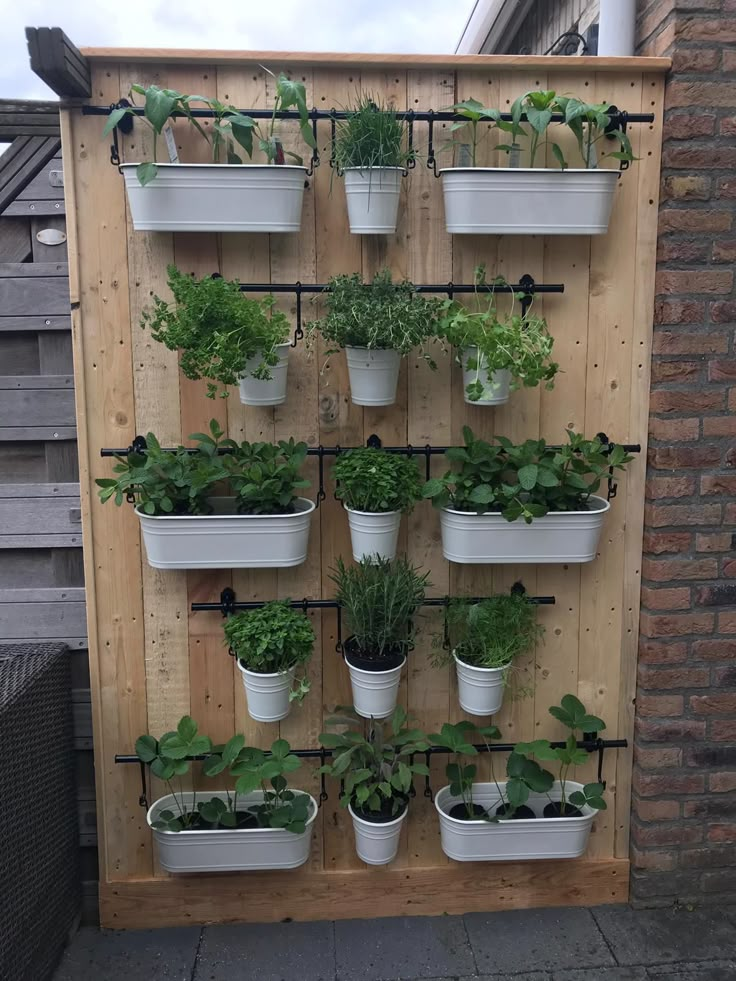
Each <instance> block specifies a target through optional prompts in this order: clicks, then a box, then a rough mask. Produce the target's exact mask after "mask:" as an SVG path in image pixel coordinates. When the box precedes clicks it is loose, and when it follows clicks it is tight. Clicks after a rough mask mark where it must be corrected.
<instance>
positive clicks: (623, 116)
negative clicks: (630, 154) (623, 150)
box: [604, 106, 631, 171]
mask: <svg viewBox="0 0 736 981" xmlns="http://www.w3.org/2000/svg"><path fill="white" fill-rule="evenodd" d="M610 108H611V121H610V123H609V124H608V126H606V128H605V130H604V133H605V134H606V137H607V138H608V139H609V140H612V139H613V138H614V136H613V134H614V133H615V131H616V130H621V132H622V133H625V132H626V128H627V126H628V125H629V123H630V122H631V116H629V114H628V112H624V111H623V110H621V109H619V108H618V106H611V107H610ZM629 166H630V164H629V161H628V160H620V161H619V167H618V169H619V170H622V171H623V170H628V169H629Z"/></svg>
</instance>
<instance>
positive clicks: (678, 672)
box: [639, 665, 710, 690]
mask: <svg viewBox="0 0 736 981" xmlns="http://www.w3.org/2000/svg"><path fill="white" fill-rule="evenodd" d="M709 684H710V670H709V669H708V668H651V667H648V666H647V665H641V666H640V667H639V685H640V687H641V688H646V689H657V690H661V689H666V688H707V687H708V685H709Z"/></svg>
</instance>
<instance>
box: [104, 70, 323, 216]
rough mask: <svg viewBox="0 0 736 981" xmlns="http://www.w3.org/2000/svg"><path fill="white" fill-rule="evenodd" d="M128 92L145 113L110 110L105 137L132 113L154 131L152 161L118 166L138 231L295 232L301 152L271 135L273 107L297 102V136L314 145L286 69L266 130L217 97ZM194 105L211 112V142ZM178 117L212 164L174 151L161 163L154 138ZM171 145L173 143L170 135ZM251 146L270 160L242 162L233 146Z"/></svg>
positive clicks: (140, 89) (301, 93) (301, 95)
mask: <svg viewBox="0 0 736 981" xmlns="http://www.w3.org/2000/svg"><path fill="white" fill-rule="evenodd" d="M266 70H268V69H266ZM269 74H271V75H273V73H272V72H269ZM273 77H274V78H276V76H273ZM130 95H131V99H134V98H135V96H136V95H139V96H143V99H144V105H143V114H142V115H139V114H138V112H137V111H136V107H135V106H129V107H123V108H118V109H113V110H112V112H111V113H110V115H109V116H108V120H107V124H106V126H105V129H104V135H107V134H109V133H110V132H112V130H113V129H114V127H115V126H117V124H118V123H119V122H120V121H121V119H123V118H124V117H125V116H133V117H134V118H135V119H136V120H139V121H140V122H141V123H143V124H145V125H148V126H149V127H150V129H151V130H152V131H153V160H152V161H146V162H143V163H124V164H123V165H122V167H121V170H122V172H123V176H124V178H125V187H126V190H127V193H128V204H129V206H130V213H131V218H132V221H133V227H134V228H135V229H136V230H138V231H154V232H161V231H179V232H182V231H189V232H205V231H209V232H298V231H299V226H300V225H301V215H302V198H303V195H304V184H305V180H306V176H307V171H306V168H305V167H304V165H303V161H302V159H301V157H299V156H298V155H297V154H292V153H289V152H287V151H285V150H284V147H283V145H282V144H281V141H280V139H279V138H278V136H277V134H276V113H277V112H279V111H280V110H285V109H291V108H292V107H294V108H296V110H297V111H298V113H299V125H300V131H301V136H302V139H303V140H304V142H305V143H306V144H307V146H309V147H314V146H315V145H316V141H315V138H314V134H313V132H312V127H311V125H310V122H309V112H308V109H307V102H306V91H305V88H304V85H303V84H302V83H301V82H296V81H292V80H291V79H290V78H288V77H287V76H286V75H284V74H283V73H281V74H280V75H279V76H278V78H276V98H275V100H274V106H273V115H272V117H271V120H270V123H269V125H268V127H266V128H263V127H261V126H260V125H259V123H258V122H256V120H254V119H252V118H251V117H250V116H248V115H246V114H245V113H242V112H239V111H238V110H237V109H235V108H234V107H233V106H229V105H226V104H224V103H222V102H220V101H219V100H218V99H208V98H205V97H204V96H201V95H183V94H182V93H181V92H176V91H174V90H173V89H162V88H160V87H159V86H157V85H149V86H148V87H144V86H142V85H138V84H136V85H133V86H132V87H131V93H130ZM195 104H196V106H198V107H199V108H204V109H207V110H210V111H211V113H212V117H213V125H212V138H211V140H210V137H209V136H208V135H207V133H206V132H205V130H204V129H203V128H202V126H201V125H200V123H199V121H198V119H197V116H196V115H195V114H194V113H195V111H196V110H195ZM178 116H183V117H184V118H186V119H187V121H188V122H189V123H190V124H191V125H192V126H193V127H194V128H195V129H196V131H197V132H198V133H199V134H200V135H201V136H202V138H203V139H204V140H206V141H207V142H208V143H211V147H212V156H213V162H212V163H211V164H195V163H192V164H187V163H179V161H178V157H177V156H175V154H173V153H171V154H170V156H171V162H170V163H160V162H159V160H158V141H159V137H160V136H161V135H162V134H163V133H164V130H165V128H166V127H167V126H168V124H169V121H170V120H172V119H174V118H176V117H178ZM171 144H172V145H173V146H174V147H175V143H174V140H173V138H172V139H171ZM254 146H257V147H258V148H259V149H260V150H261V151H262V153H263V154H264V155H265V157H266V160H267V161H268V162H267V163H265V164H254V163H250V164H244V163H243V162H242V159H241V157H240V156H239V153H238V152H237V151H245V153H246V154H247V156H248V157H252V155H253V150H254ZM236 148H237V151H236ZM287 156H288V157H291V158H292V159H294V160H295V163H294V164H293V165H287V164H286V163H285V158H286V157H287ZM274 164H275V165H277V166H273V165H274Z"/></svg>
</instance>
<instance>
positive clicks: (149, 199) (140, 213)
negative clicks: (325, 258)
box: [121, 163, 307, 232]
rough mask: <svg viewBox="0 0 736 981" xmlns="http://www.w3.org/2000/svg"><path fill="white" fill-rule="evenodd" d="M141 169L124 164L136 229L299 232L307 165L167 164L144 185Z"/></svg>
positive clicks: (134, 165)
mask: <svg viewBox="0 0 736 981" xmlns="http://www.w3.org/2000/svg"><path fill="white" fill-rule="evenodd" d="M137 167H138V165H137V164H134V163H129V164H123V165H122V168H121V169H122V172H123V176H124V178H125V188H126V190H127V192H128V204H129V206H130V217H131V219H132V222H133V228H135V230H136V231H145V232H298V231H299V227H300V225H301V222H302V199H303V197H304V182H305V179H306V175H307V171H306V169H305V168H304V167H292V166H285V165H279V166H276V165H273V164H172V163H163V164H157V167H158V173H157V174H156V176H155V177H154V178H153V180H152V181H151V182H150V183H148V184H146V185H145V186H143V185H142V184H141V183H140V181H139V180H138V175H137V173H136V169H137Z"/></svg>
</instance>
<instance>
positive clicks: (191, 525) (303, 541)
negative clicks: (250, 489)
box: [136, 497, 315, 569]
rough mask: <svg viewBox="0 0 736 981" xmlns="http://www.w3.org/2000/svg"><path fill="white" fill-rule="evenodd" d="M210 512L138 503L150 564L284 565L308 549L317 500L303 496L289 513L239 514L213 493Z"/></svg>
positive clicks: (230, 500) (164, 566)
mask: <svg viewBox="0 0 736 981" xmlns="http://www.w3.org/2000/svg"><path fill="white" fill-rule="evenodd" d="M210 503H211V504H212V507H213V509H214V512H213V514H165V515H153V516H152V515H148V514H142V513H141V511H140V509H139V508H136V514H137V515H138V519H139V521H140V523H141V531H142V532H143V541H144V542H145V546H146V555H147V556H148V564H149V565H151V566H153V568H154V569H286V568H289V567H291V566H294V565H301V563H302V562H304V560H305V559H306V557H307V549H308V548H309V526H310V523H311V520H312V512H313V511H314V508H315V504H314V502H313V501H308V500H307V499H306V498H304V497H298V498H297V499H296V501H295V502H294V507H295V511H294V513H293V514H237V513H236V512H235V498H233V497H213V498H210Z"/></svg>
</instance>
